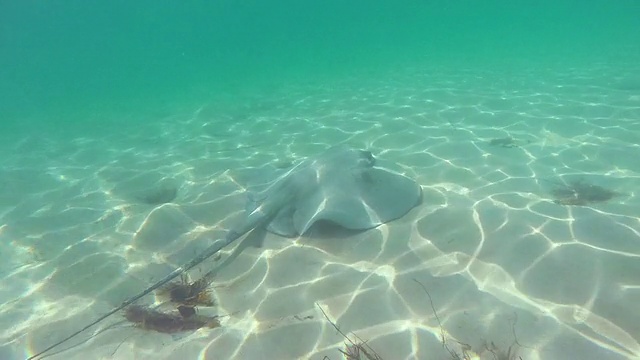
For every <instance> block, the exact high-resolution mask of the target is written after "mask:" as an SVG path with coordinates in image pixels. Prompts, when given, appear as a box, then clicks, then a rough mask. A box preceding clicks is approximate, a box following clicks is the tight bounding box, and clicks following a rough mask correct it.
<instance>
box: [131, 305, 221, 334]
mask: <svg viewBox="0 0 640 360" xmlns="http://www.w3.org/2000/svg"><path fill="white" fill-rule="evenodd" d="M124 317H125V318H126V319H127V320H128V321H129V322H131V323H133V324H135V325H136V326H138V327H140V328H142V329H145V330H152V331H157V332H161V333H165V334H172V333H177V332H182V331H190V330H198V329H200V328H203V327H208V328H212V329H213V328H217V327H220V322H219V321H218V318H217V317H216V316H213V317H212V316H203V315H198V314H196V313H195V310H194V309H193V308H189V309H186V308H183V307H181V308H179V312H178V313H175V312H173V311H172V312H160V311H158V310H154V309H151V308H148V307H145V306H140V305H131V306H129V307H127V308H126V310H125V313H124Z"/></svg>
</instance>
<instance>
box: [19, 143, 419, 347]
mask: <svg viewBox="0 0 640 360" xmlns="http://www.w3.org/2000/svg"><path fill="white" fill-rule="evenodd" d="M259 170H260V171H259V172H260V176H259V178H258V179H256V180H254V181H253V183H252V184H251V185H250V186H248V188H247V189H248V201H247V207H246V209H245V212H244V215H243V217H242V221H240V222H239V224H238V225H237V226H235V227H233V228H232V229H231V230H230V231H229V232H228V233H227V234H226V235H225V237H224V238H223V239H220V240H218V241H216V242H215V243H213V244H212V245H211V246H209V247H208V248H207V249H205V250H204V251H203V252H202V253H200V254H198V256H196V257H195V258H193V259H191V261H189V262H187V263H185V264H183V265H182V266H180V267H178V268H177V269H175V270H174V271H173V272H171V273H170V274H169V275H167V276H166V277H164V278H163V279H161V280H159V281H158V282H156V283H155V284H153V285H151V286H150V287H148V288H146V289H145V290H144V291H142V292H140V293H139V294H137V295H135V296H133V297H131V298H129V299H127V300H125V301H124V302H123V303H122V304H121V305H119V306H117V307H116V308H114V309H113V310H111V311H109V312H107V313H106V314H104V315H102V316H100V317H99V318H97V319H96V320H94V321H92V322H91V323H90V324H88V325H86V326H84V327H83V328H82V329H80V330H78V331H76V332H74V333H73V334H71V335H69V336H67V337H66V338H64V339H62V340H60V341H58V342H57V343H55V344H53V345H51V346H49V347H47V348H46V349H44V350H42V351H40V352H39V353H38V354H36V355H33V356H31V357H30V358H29V359H34V358H36V357H39V356H41V355H42V354H44V353H46V352H48V351H49V350H51V349H53V348H54V347H57V346H58V345H60V344H62V343H64V342H66V341H68V340H70V339H72V338H73V337H75V336H77V335H79V334H80V333H82V332H83V331H85V330H87V329H88V328H90V327H92V326H94V325H96V324H98V323H99V322H101V321H102V320H104V319H106V318H107V317H109V316H111V315H113V314H115V313H116V312H118V311H121V310H122V309H124V308H125V307H127V306H129V305H131V304H133V303H134V302H135V301H137V300H139V299H140V298H142V297H144V296H145V295H147V294H149V293H151V292H152V291H154V290H156V289H158V288H160V287H161V286H163V285H165V284H167V283H168V282H170V281H171V280H173V279H174V278H176V277H178V276H180V275H181V274H183V273H184V272H186V271H187V270H189V269H191V268H193V267H194V266H196V265H198V264H200V263H201V262H203V261H204V260H206V259H207V258H209V257H211V256H213V255H214V254H216V253H217V252H218V251H220V250H221V249H222V248H224V247H226V246H227V245H229V244H231V243H232V242H234V241H235V240H237V239H239V238H241V237H242V236H243V235H245V234H247V233H249V232H251V231H253V230H259V231H269V232H272V233H275V234H278V235H282V236H287V237H291V236H300V235H303V234H305V233H308V232H309V230H310V229H311V228H312V227H313V226H314V225H316V224H320V223H331V224H333V225H336V226H338V227H342V228H345V229H349V230H360V231H364V230H367V229H372V228H375V227H377V226H379V225H381V224H383V223H386V222H389V221H392V220H395V219H398V218H400V217H402V216H403V215H405V214H406V213H407V212H409V210H411V209H412V208H414V207H415V206H417V205H418V204H419V203H420V202H421V200H422V189H421V187H420V186H419V185H418V184H417V183H416V182H415V181H414V180H412V179H411V178H408V177H406V176H404V175H402V174H399V173H397V172H394V171H391V170H388V169H385V168H382V167H378V166H376V159H375V158H374V156H373V155H372V154H371V152H369V151H365V150H360V149H355V148H351V147H349V146H346V145H339V146H335V147H331V148H329V149H328V150H326V151H325V152H324V153H322V154H320V155H318V156H316V157H311V158H308V159H305V160H303V161H301V162H300V163H298V164H297V165H295V166H293V167H291V168H289V169H286V170H282V169H277V168H273V169H269V168H268V167H264V168H262V169H259ZM205 277H206V276H205Z"/></svg>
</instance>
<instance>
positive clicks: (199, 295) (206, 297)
mask: <svg viewBox="0 0 640 360" xmlns="http://www.w3.org/2000/svg"><path fill="white" fill-rule="evenodd" d="M210 282H211V279H210V276H208V275H205V276H203V277H202V278H201V279H198V280H196V281H193V282H190V281H189V279H188V278H187V277H186V276H184V275H182V276H181V277H180V280H179V281H172V282H170V283H168V284H166V285H165V286H163V287H161V288H160V289H158V290H157V291H156V294H157V295H158V296H160V297H163V298H167V299H168V300H169V301H170V302H172V303H174V304H182V305H186V306H197V305H202V306H214V305H215V302H214V301H213V297H212V296H211V290H210V289H209V284H210Z"/></svg>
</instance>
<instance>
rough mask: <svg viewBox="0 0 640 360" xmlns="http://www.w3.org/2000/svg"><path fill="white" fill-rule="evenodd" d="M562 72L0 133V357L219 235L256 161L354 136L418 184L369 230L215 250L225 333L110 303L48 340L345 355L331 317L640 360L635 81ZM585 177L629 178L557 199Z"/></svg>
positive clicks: (168, 352) (273, 96)
mask: <svg viewBox="0 0 640 360" xmlns="http://www.w3.org/2000/svg"><path fill="white" fill-rule="evenodd" d="M565 70H566V71H564V72H563V73H562V74H559V73H554V72H552V71H549V72H545V71H542V72H533V71H532V72H530V73H519V74H511V75H508V76H505V75H504V74H497V73H493V72H490V71H484V72H483V71H463V70H459V71H456V72H455V73H452V72H448V73H447V72H438V73H437V74H438V75H432V74H434V73H435V72H427V71H423V70H419V69H408V70H406V72H403V73H401V74H395V75H394V76H390V77H387V78H385V79H384V80H383V79H375V80H374V79H369V80H367V81H362V79H346V80H345V81H344V82H343V83H333V84H331V85H326V84H309V85H308V86H292V87H289V88H284V89H280V90H279V91H274V92H273V93H270V94H267V95H264V96H263V97H252V98H246V99H243V100H242V101H241V105H237V104H238V103H240V102H239V101H238V100H234V103H235V105H233V104H232V105H230V103H224V102H220V101H215V102H212V103H207V104H201V105H198V106H186V107H185V108H181V107H175V108H172V109H170V110H167V111H166V113H165V114H163V113H161V112H158V114H153V115H151V114H150V115H149V119H148V121H147V122H144V121H140V119H136V124H138V125H129V126H127V127H126V128H125V127H124V126H123V127H122V128H113V129H101V130H100V131H98V130H97V131H96V132H95V134H85V135H82V134H77V136H76V135H72V136H68V135H67V136H66V137H65V135H63V134H30V135H28V136H19V137H17V138H12V139H9V140H7V141H4V143H3V145H2V146H3V150H2V151H3V153H5V154H6V156H3V159H2V164H3V165H2V169H1V170H0V171H1V174H2V176H1V180H0V181H1V182H2V187H1V188H0V199H2V201H1V202H0V251H1V253H2V254H3V255H4V256H3V257H4V258H5V259H6V261H3V262H2V263H0V273H1V274H2V277H1V280H0V284H1V285H0V300H1V301H0V303H1V304H2V305H0V324H2V326H1V327H0V329H2V330H0V340H1V343H2V345H0V358H2V359H22V358H25V357H26V356H29V355H32V354H34V353H36V352H38V351H39V350H42V349H44V348H45V347H47V346H48V345H50V344H52V343H54V342H55V341H56V340H58V339H61V338H63V337H65V336H66V335H68V334H70V333H71V332H73V331H74V330H77V329H78V328H80V327H82V326H83V325H85V324H86V323H88V322H89V321H91V320H92V319H94V318H96V317H98V316H99V315H100V314H102V313H105V312H106V311H108V310H110V309H111V308H113V307H114V306H117V305H118V304H119V303H121V302H122V301H123V300H125V299H127V298H129V297H131V296H132V295H134V294H136V293H137V292H139V291H141V290H142V289H144V288H145V287H146V286H148V285H150V284H151V283H153V282H154V281H155V280H157V279H159V278H161V277H163V276H164V275H166V274H167V273H169V272H170V271H172V270H173V269H175V268H176V267H177V266H179V265H180V264H182V263H184V262H185V261H188V260H189V259H190V258H191V257H193V256H194V255H195V254H197V253H198V252H199V251H201V250H202V249H204V248H206V247H207V246H209V245H210V244H211V243H212V242H213V241H215V240H216V239H219V238H221V237H223V236H224V234H225V233H226V231H228V230H229V229H230V228H231V227H232V226H233V225H234V224H235V223H236V222H237V220H238V219H239V218H240V215H241V213H242V211H243V209H244V203H245V194H244V190H245V189H244V187H243V183H242V181H241V180H240V178H241V177H242V176H241V175H242V173H243V170H245V169H250V168H253V167H259V166H262V165H264V164H273V165H274V166H279V167H286V166H287V165H289V164H292V163H295V162H296V161H298V160H300V159H302V158H306V157H308V156H313V155H315V154H317V153H319V152H321V151H323V150H324V149H326V148H327V147H329V146H331V145H334V144H337V143H343V142H344V143H348V144H350V145H352V146H355V147H359V148H363V149H368V150H370V151H372V152H373V153H374V155H375V156H377V157H378V159H379V160H380V164H381V165H382V166H389V167H392V168H393V169H394V170H396V171H399V172H402V173H403V174H405V175H407V176H409V177H412V178H414V179H415V180H416V181H417V182H418V183H419V184H420V185H421V186H422V189H423V193H424V199H423V202H422V203H421V204H420V205H419V206H417V207H416V208H414V209H413V210H411V211H410V212H409V213H408V214H407V215H405V216H404V217H402V218H400V219H398V220H395V221H392V222H390V223H387V224H384V225H382V226H380V227H378V228H376V229H372V230H369V231H365V232H360V233H347V232H344V231H337V230H335V229H334V230H333V231H321V230H317V231H312V232H310V233H309V234H305V235H304V236H302V237H299V238H294V239H289V238H282V237H279V236H276V235H273V234H269V235H268V236H267V237H266V239H265V240H264V241H263V242H262V243H260V244H256V243H252V242H251V241H238V242H237V243H235V244H234V245H233V246H231V247H229V248H227V249H224V250H223V251H222V252H221V253H220V256H216V257H214V258H212V259H209V260H207V261H205V262H204V263H203V264H201V265H200V266H198V267H197V268H195V269H193V270H192V271H190V275H191V277H192V278H198V276H199V274H202V273H203V272H206V271H208V270H209V269H211V268H216V269H218V270H217V273H216V276H215V279H214V282H213V284H212V288H211V290H212V293H213V296H214V297H215V300H216V303H217V304H216V306H214V307H208V308H207V307H202V308H199V312H200V313H201V314H209V315H219V316H220V322H221V326H220V327H219V328H214V329H210V328H203V329H200V330H197V331H192V332H184V333H178V334H160V333H156V332H151V331H146V330H143V329H139V328H136V327H134V326H131V325H130V324H128V323H126V322H124V321H123V317H122V316H121V315H119V314H117V315H114V316H113V317H112V318H110V319H108V320H106V321H104V322H103V323H101V324H99V326H96V327H94V328H91V329H89V330H88V331H86V332H85V333H83V334H82V335H80V336H79V337H77V338H75V339H74V340H72V341H70V342H69V343H66V344H64V345H62V346H61V347H60V348H57V349H55V350H54V351H52V352H51V353H55V352H56V351H60V350H63V349H68V350H66V351H63V352H60V353H57V354H53V355H52V356H50V357H49V358H50V359H52V360H53V359H87V358H91V359H112V358H114V359H176V358H182V359H196V358H199V359H318V360H320V359H342V358H344V355H343V354H341V353H340V350H344V349H345V345H344V343H345V341H346V340H345V338H344V337H343V336H341V335H340V334H339V333H338V332H337V331H336V329H335V328H334V327H333V326H332V324H331V322H330V321H332V322H333V323H334V324H335V325H336V326H337V327H338V328H339V329H340V330H341V331H342V332H344V333H345V334H347V335H348V336H349V337H350V339H351V340H352V341H354V342H358V341H359V340H357V339H358V338H359V339H361V341H366V344H367V345H368V346H369V347H370V349H373V350H374V351H375V352H376V353H377V354H378V355H379V357H380V358H382V359H393V360H398V359H450V358H453V357H452V356H451V354H450V353H449V352H448V350H447V348H448V349H449V350H451V351H455V352H457V353H458V354H460V356H462V354H463V353H464V354H466V355H467V356H468V358H470V359H471V358H481V359H507V358H512V359H519V358H522V359H527V360H529V359H532V360H535V359H545V360H548V359H584V360H587V359H594V360H596V359H597V360H601V359H628V358H639V357H640V344H639V341H640V311H638V303H640V277H639V276H638V274H640V217H639V216H640V215H639V214H640V211H639V209H640V197H639V196H638V189H637V184H638V180H639V178H640V161H638V159H640V145H639V144H640V86H638V88H633V87H632V88H628V87H626V88H624V89H621V88H616V87H615V81H613V80H606V79H612V78H615V77H614V76H613V75H612V76H609V77H607V76H605V75H606V71H604V72H603V69H598V68H594V69H592V70H590V71H584V70H571V69H565ZM603 74H604V75H603ZM496 79H500V80H496ZM603 79H605V80H606V81H605V80H603ZM132 120H133V119H132ZM102 130H104V131H102ZM495 139H502V140H504V141H497V142H496V141H493V142H492V140H495ZM577 180H583V181H585V182H588V183H593V184H597V185H599V186H602V187H605V188H608V189H611V190H612V191H615V192H616V196H615V197H614V198H613V199H611V200H609V201H606V202H598V203H589V204H586V205H584V206H563V205H560V204H557V203H554V202H553V198H552V196H551V195H550V194H551V192H552V190H553V188H554V186H556V185H557V184H558V183H570V182H572V181H577ZM139 303H141V304H146V305H155V304H157V299H156V298H155V297H154V296H153V295H149V296H147V297H145V298H143V299H142V300H140V301H139ZM323 312H324V313H325V314H326V317H325V314H323ZM436 315H437V316H436ZM329 320H330V321H329ZM443 339H444V342H445V344H446V345H447V347H443V344H442V342H443ZM363 358H364V357H363Z"/></svg>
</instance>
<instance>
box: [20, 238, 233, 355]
mask: <svg viewBox="0 0 640 360" xmlns="http://www.w3.org/2000/svg"><path fill="white" fill-rule="evenodd" d="M230 239H232V237H228V238H226V239H224V240H218V241H216V242H215V243H213V244H212V245H211V246H209V247H208V248H207V249H206V250H205V251H204V252H202V254H200V255H198V256H197V257H195V258H193V259H192V260H191V261H189V262H187V263H185V264H183V265H182V266H180V267H178V268H177V269H175V270H173V271H172V272H171V273H170V274H169V275H167V276H165V277H164V278H163V279H161V280H160V281H158V282H156V283H155V284H153V285H151V286H150V287H148V288H146V289H145V290H144V291H142V292H141V293H139V294H137V295H136V296H134V297H132V298H129V299H127V300H125V301H124V302H123V303H122V304H120V305H119V306H117V307H116V308H114V309H113V310H111V311H109V312H107V313H106V314H104V315H102V316H100V317H99V318H97V319H96V320H94V321H92V322H91V323H90V324H88V325H86V326H84V327H83V328H81V329H80V330H78V331H76V332H74V333H72V334H71V335H69V336H67V337H65V338H64V339H62V340H60V341H58V342H56V343H55V344H53V345H51V346H49V347H47V348H45V349H44V350H41V351H40V352H38V353H37V354H35V355H32V356H30V357H28V358H27V360H33V359H36V358H38V357H41V356H42V355H44V354H45V353H47V352H48V351H50V350H51V349H53V348H55V347H57V346H60V345H62V344H64V343H65V342H67V341H69V340H71V339H73V338H74V337H76V336H78V335H80V334H81V333H82V332H84V331H85V330H87V329H89V328H91V327H93V326H94V325H96V324H98V323H99V322H101V321H102V320H104V319H106V318H108V317H109V316H111V315H113V314H115V313H117V312H118V311H121V310H122V309H124V308H125V307H127V306H129V305H131V304H133V303H134V302H136V301H138V300H140V299H141V298H143V297H144V296H146V295H148V294H150V293H151V292H152V291H154V290H156V289H158V288H159V287H161V286H163V285H165V284H166V283H168V282H169V281H171V280H173V279H175V278H177V277H178V276H180V275H182V274H183V273H184V272H186V271H188V270H190V269H192V268H193V267H194V266H196V265H198V264H200V263H201V262H203V261H205V260H206V259H208V258H209V257H211V256H213V255H214V254H215V253H217V252H218V251H220V250H221V249H222V248H224V247H225V246H227V245H229V244H230V243H231V242H232V241H233V240H231V241H230Z"/></svg>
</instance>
